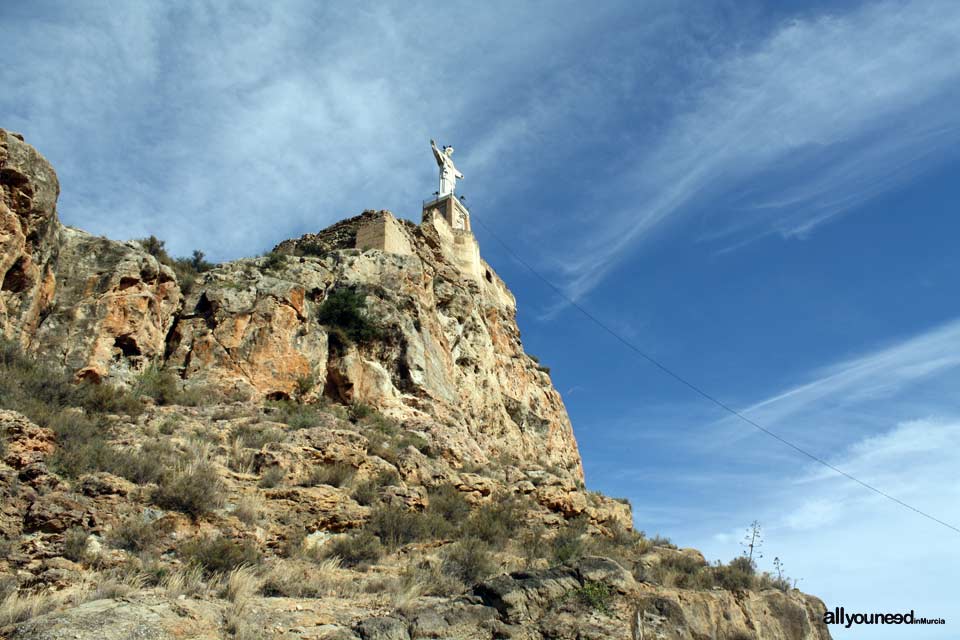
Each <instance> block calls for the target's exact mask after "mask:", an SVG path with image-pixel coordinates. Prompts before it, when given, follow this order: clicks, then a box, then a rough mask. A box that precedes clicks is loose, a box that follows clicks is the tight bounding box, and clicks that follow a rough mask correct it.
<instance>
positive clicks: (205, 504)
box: [153, 460, 226, 519]
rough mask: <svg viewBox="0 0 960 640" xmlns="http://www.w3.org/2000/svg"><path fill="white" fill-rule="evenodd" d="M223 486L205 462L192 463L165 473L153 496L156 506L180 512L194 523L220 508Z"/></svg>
mask: <svg viewBox="0 0 960 640" xmlns="http://www.w3.org/2000/svg"><path fill="white" fill-rule="evenodd" d="M225 491H226V486H225V485H224V484H223V480H221V479H220V475H219V474H218V473H217V470H216V468H215V467H214V466H213V463H211V462H210V461H208V460H195V461H193V462H191V463H190V464H187V465H185V466H181V467H180V468H178V469H176V470H174V471H172V472H169V473H167V474H165V475H164V476H163V478H161V480H160V486H159V488H158V489H157V491H156V493H155V494H154V496H153V501H154V502H155V503H156V504H157V506H159V507H162V508H164V509H175V510H177V511H181V512H183V513H185V514H187V515H189V516H191V517H193V518H194V519H196V518H199V517H200V516H203V515H206V514H207V513H209V512H210V511H213V510H214V509H218V508H220V507H221V506H223V496H224V493H225Z"/></svg>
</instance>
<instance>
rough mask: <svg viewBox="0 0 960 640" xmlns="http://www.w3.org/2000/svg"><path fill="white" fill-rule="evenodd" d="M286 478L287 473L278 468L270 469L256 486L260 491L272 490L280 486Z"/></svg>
mask: <svg viewBox="0 0 960 640" xmlns="http://www.w3.org/2000/svg"><path fill="white" fill-rule="evenodd" d="M286 477H287V472H286V471H284V470H283V469H281V468H280V467H270V468H269V469H267V470H266V471H265V472H264V474H263V475H262V476H260V482H258V483H257V485H258V486H259V487H260V488H261V489H273V488H274V487H276V486H277V485H279V484H281V483H282V482H283V479H284V478H286Z"/></svg>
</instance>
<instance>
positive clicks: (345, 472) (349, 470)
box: [300, 462, 356, 487]
mask: <svg viewBox="0 0 960 640" xmlns="http://www.w3.org/2000/svg"><path fill="white" fill-rule="evenodd" d="M354 473H356V471H355V470H354V468H353V467H351V466H350V465H348V464H344V463H342V462H337V463H334V464H321V465H315V466H313V467H311V468H310V473H309V474H307V477H306V478H304V480H303V481H302V482H301V483H300V485H301V486H304V487H315V486H317V485H319V484H326V485H330V486H331V487H344V486H346V485H348V484H349V483H350V481H351V480H352V479H353V475H354Z"/></svg>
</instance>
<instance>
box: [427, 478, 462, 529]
mask: <svg viewBox="0 0 960 640" xmlns="http://www.w3.org/2000/svg"><path fill="white" fill-rule="evenodd" d="M428 497H429V506H428V507H427V511H429V512H430V513H435V514H437V515H438V516H440V517H441V518H443V519H444V520H446V521H447V522H450V523H451V524H453V525H457V524H460V523H462V522H463V521H465V520H466V519H467V518H468V517H469V516H470V504H469V503H468V502H467V500H466V498H465V497H464V496H463V492H461V491H459V490H458V489H457V488H456V487H455V486H453V485H452V484H442V485H439V486H436V487H432V488H431V489H430V490H429V492H428Z"/></svg>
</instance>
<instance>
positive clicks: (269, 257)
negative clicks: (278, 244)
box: [263, 251, 287, 271]
mask: <svg viewBox="0 0 960 640" xmlns="http://www.w3.org/2000/svg"><path fill="white" fill-rule="evenodd" d="M264 257H265V258H266V260H264V261H263V270H264V271H279V270H280V269H282V268H283V267H284V265H286V264H287V256H285V255H284V254H282V253H279V252H277V251H271V252H270V253H268V254H266V255H265V256H264Z"/></svg>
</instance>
